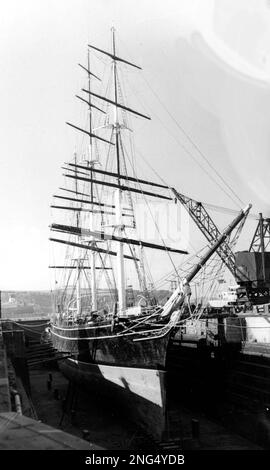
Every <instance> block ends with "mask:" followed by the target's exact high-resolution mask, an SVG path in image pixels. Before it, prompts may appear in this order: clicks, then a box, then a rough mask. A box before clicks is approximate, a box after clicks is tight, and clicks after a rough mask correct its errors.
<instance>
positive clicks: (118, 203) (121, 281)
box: [112, 28, 126, 315]
mask: <svg viewBox="0 0 270 470" xmlns="http://www.w3.org/2000/svg"><path fill="white" fill-rule="evenodd" d="M112 55H113V80H114V102H115V106H114V124H113V127H114V132H115V150H116V163H117V175H118V184H119V186H120V184H121V181H120V174H121V168H120V150H119V132H120V126H119V122H118V106H117V104H118V93H117V65H116V62H117V61H116V59H115V58H114V57H116V51H115V29H114V28H112ZM115 212H116V231H117V235H119V236H121V235H122V230H123V220H122V191H121V189H120V188H118V189H116V191H115ZM123 250H124V245H123V243H118V249H117V284H118V286H117V287H118V289H117V290H118V302H119V313H120V314H121V315H124V314H125V309H126V291H125V265H124V251H123Z"/></svg>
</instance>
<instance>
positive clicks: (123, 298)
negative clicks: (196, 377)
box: [50, 29, 250, 440]
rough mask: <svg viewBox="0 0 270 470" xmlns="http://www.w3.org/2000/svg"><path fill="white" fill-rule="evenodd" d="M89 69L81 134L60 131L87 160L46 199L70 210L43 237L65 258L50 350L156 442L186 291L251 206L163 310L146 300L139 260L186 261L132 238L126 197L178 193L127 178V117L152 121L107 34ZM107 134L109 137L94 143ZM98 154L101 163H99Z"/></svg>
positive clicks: (70, 373)
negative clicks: (128, 99)
mask: <svg viewBox="0 0 270 470" xmlns="http://www.w3.org/2000/svg"><path fill="white" fill-rule="evenodd" d="M92 51H94V53H95V54H97V53H98V54H99V55H101V56H102V57H103V58H104V59H105V60H106V59H107V60H108V61H109V63H110V67H111V71H112V80H111V81H110V84H111V85H112V86H111V89H112V93H111V95H109V97H108V96H105V95H102V94H98V93H96V92H94V91H93V82H94V81H96V83H98V82H99V81H100V79H99V77H98V76H97V75H96V74H94V73H93V71H92V70H91V63H92V59H91V57H92V56H91V52H92ZM104 59H103V60H104ZM87 62H88V63H87V66H84V65H80V67H81V68H82V69H83V70H84V72H85V73H86V76H87V84H88V86H87V87H86V88H83V92H84V96H83V97H82V96H78V99H79V100H80V101H81V102H83V103H84V105H86V108H87V110H88V124H89V126H88V128H87V129H85V128H82V127H79V126H78V125H74V124H71V123H67V124H68V125H69V126H71V127H72V128H74V129H75V130H77V131H79V132H81V133H82V134H83V135H85V136H86V138H87V141H88V142H87V143H88V154H87V158H85V155H80V156H78V154H77V153H76V155H75V156H74V159H73V160H72V162H70V163H66V164H65V166H64V170H65V177H66V180H67V181H70V182H71V183H72V186H68V187H64V188H61V194H57V195H55V196H54V197H55V198H56V199H57V200H61V201H62V203H63V201H64V203H69V205H68V206H67V205H59V204H57V203H55V202H54V203H53V204H52V206H51V207H52V208H53V209H54V210H56V211H57V213H58V214H59V213H60V212H59V211H61V213H62V214H68V216H69V215H71V217H70V218H69V223H64V222H62V223H52V225H51V231H53V232H58V233H60V234H62V235H65V237H63V236H62V238H54V237H51V238H50V240H51V241H53V242H54V243H55V244H58V245H57V246H60V245H62V246H64V248H66V249H67V250H70V251H67V254H66V256H65V263H62V264H54V265H52V266H50V267H51V268H53V269H54V270H55V272H56V273H58V274H57V276H58V275H60V274H61V275H63V286H62V285H61V286H60V285H59V282H58V281H57V282H58V283H57V284H56V289H55V311H54V313H53V315H52V318H51V327H50V328H51V338H52V342H53V345H54V347H55V348H56V349H57V350H58V351H61V352H63V353H64V354H66V358H65V359H64V360H62V361H60V362H59V365H60V367H61V369H62V371H63V372H64V374H65V375H66V376H67V377H68V378H69V379H70V380H72V381H74V382H76V383H79V384H83V385H86V386H89V387H90V388H91V389H92V390H94V389H95V388H96V389H98V390H100V391H102V392H105V391H109V393H111V392H113V394H114V396H120V398H121V399H122V401H121V403H122V404H123V406H125V409H128V410H129V412H130V416H131V417H133V418H135V419H136V421H137V422H138V423H140V424H141V425H142V426H143V427H144V428H145V429H146V430H147V431H148V432H149V433H150V434H151V435H152V436H153V437H154V438H156V439H157V440H161V439H162V438H163V437H164V433H165V432H166V413H167V408H166V403H167V402H166V360H167V350H168V345H169V342H170V340H171V338H172V336H173V335H174V334H175V332H176V331H177V330H178V329H179V326H180V325H181V324H183V322H185V317H186V312H187V305H188V302H189V298H190V282H191V281H192V280H193V279H194V277H195V276H196V275H197V274H198V273H199V271H200V270H201V269H202V267H203V266H204V265H205V264H206V263H207V261H208V260H209V259H210V258H211V257H212V255H213V254H214V253H215V252H216V251H217V250H219V249H220V247H221V246H222V244H223V243H224V241H225V240H227V238H228V237H229V235H230V234H231V232H232V231H233V230H234V228H235V227H237V226H238V224H239V223H240V222H241V221H242V220H243V219H244V218H245V217H246V215H247V213H248V211H249V209H250V206H247V207H246V208H245V209H243V210H242V211H240V212H239V214H238V215H237V216H236V218H235V219H234V220H233V222H232V223H231V224H230V225H229V226H228V227H227V228H226V230H225V231H224V232H223V233H221V234H220V236H219V237H218V239H217V240H216V242H215V243H214V244H212V245H211V246H210V248H209V249H208V250H207V252H206V253H205V255H204V256H203V258H201V259H200V261H199V262H198V263H197V264H195V265H194V266H193V267H192V269H191V270H190V272H189V273H188V274H187V276H186V277H185V278H184V279H178V282H177V285H176V286H175V289H174V291H173V292H172V293H171V295H170V296H169V297H168V298H166V299H165V301H164V300H163V301H160V299H158V301H157V299H154V296H153V292H152V291H151V289H150V290H149V288H148V287H147V283H146V274H145V265H144V259H145V254H144V251H145V250H157V252H165V253H166V254H167V255H169V256H172V255H173V253H175V254H176V255H179V254H181V255H185V254H187V252H186V250H184V249H181V247H176V248H174V247H171V246H168V244H166V243H165V242H164V240H163V242H162V243H159V244H158V243H152V242H151V243H150V242H149V241H147V240H143V239H141V238H139V237H138V236H137V234H136V219H135V211H134V198H135V197H141V198H142V199H143V200H144V202H145V204H146V205H147V201H148V200H149V199H151V198H158V199H159V200H161V201H162V200H163V201H166V202H167V201H175V199H178V197H177V196H178V192H177V190H176V189H174V188H171V187H170V186H169V185H166V184H161V183H158V182H153V181H148V180H146V179H142V178H141V177H140V176H137V174H136V172H135V166H134V165H132V170H133V171H132V173H130V172H129V171H128V165H127V162H128V156H127V151H126V147H125V145H124V137H123V134H124V133H126V132H129V131H130V129H129V125H128V119H127V116H128V115H135V116H138V117H140V118H142V119H147V120H149V119H150V118H149V116H147V115H145V114H143V113H142V112H139V111H136V110H134V109H133V108H131V107H129V106H128V105H127V104H126V103H125V102H124V99H123V92H122V86H121V82H120V73H119V67H121V64H124V65H125V67H126V66H128V67H131V68H135V69H140V67H139V66H137V65H135V64H134V63H132V62H130V61H128V60H126V59H124V58H122V57H120V56H118V55H117V54H116V46H115V31H114V29H113V30H112V50H111V52H108V51H105V50H103V49H100V48H98V47H96V46H94V45H89V47H88V56H87ZM107 88H109V87H107ZM97 115H101V116H102V117H103V116H104V122H103V124H102V125H100V126H98V127H94V122H95V117H96V116H97ZM108 131H109V132H110V137H109V138H108V137H107V136H106V135H101V132H103V133H104V132H107V133H108ZM100 148H102V149H103V150H102V152H103V155H105V158H102V157H100V155H101V153H102V152H101V151H100ZM149 188H151V190H150V189H149ZM172 223H173V221H172ZM114 247H115V248H114ZM130 263H132V264H133V266H134V271H135V273H136V275H137V278H138V284H139V294H137V296H136V295H131V296H130V295H129V296H128V295H127V294H128V292H129V291H132V289H131V288H129V289H128V288H127V279H126V267H127V265H128V264H130ZM59 273H60V274H59ZM101 279H103V281H101ZM102 282H103V285H102ZM104 285H106V286H107V287H104Z"/></svg>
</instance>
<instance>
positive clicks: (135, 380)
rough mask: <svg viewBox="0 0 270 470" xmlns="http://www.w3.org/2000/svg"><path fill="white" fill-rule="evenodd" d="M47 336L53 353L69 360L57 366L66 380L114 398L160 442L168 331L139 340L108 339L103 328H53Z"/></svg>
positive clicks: (163, 427) (130, 337)
mask: <svg viewBox="0 0 270 470" xmlns="http://www.w3.org/2000/svg"><path fill="white" fill-rule="evenodd" d="M52 333H53V334H52V339H53V345H54V347H55V348H56V349H57V350H58V351H62V352H65V353H70V354H71V357H70V358H68V359H66V360H65V361H62V362H60V368H61V370H62V371H63V373H64V374H65V376H66V377H67V378H68V379H70V380H71V381H73V382H76V383H77V384H79V385H82V386H84V387H86V388H88V389H89V390H91V391H92V392H93V391H95V392H97V393H99V394H102V395H104V396H106V395H109V396H112V393H113V397H114V398H115V399H116V400H117V401H119V403H120V404H121V406H123V410H125V411H126V412H128V416H129V417H130V418H131V419H132V420H134V421H135V422H136V423H137V424H138V425H141V426H142V427H143V428H144V429H145V430H146V431H147V432H148V433H149V434H150V435H151V436H152V437H154V438H155V439H156V440H158V441H160V440H162V439H164V436H165V434H166V409H167V403H166V356H167V348H168V343H169V339H170V331H169V332H168V333H167V334H165V335H163V336H159V337H155V338H151V339H150V338H147V339H143V340H141V339H140V338H138V335H137V334H131V335H126V336H116V335H112V333H111V329H110V327H106V326H104V327H101V328H89V327H77V328H76V327H70V328H69V327H58V326H54V325H53V326H52ZM137 339H139V340H138V341H137Z"/></svg>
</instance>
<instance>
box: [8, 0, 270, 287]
mask: <svg viewBox="0 0 270 470" xmlns="http://www.w3.org/2000/svg"><path fill="white" fill-rule="evenodd" d="M0 6H1V18H0V70H1V80H0V98H1V106H0V150H1V160H0V164H1V171H0V206H1V219H2V224H1V227H2V230H1V234H0V259H1V269H0V288H1V289H3V290H9V289H12V290H13V289H14V290H15V289H25V290H26V289H50V288H51V286H52V281H51V275H50V272H49V269H48V265H49V264H50V262H51V248H50V245H49V242H48V237H49V229H48V226H49V225H50V223H51V211H50V207H49V206H50V204H51V202H52V195H53V194H54V193H55V192H56V189H57V187H58V186H60V185H61V183H62V176H61V175H62V170H61V165H62V164H63V162H64V161H66V160H71V159H72V156H73V152H74V149H75V148H77V147H78V145H79V140H78V139H79V136H77V135H76V133H74V132H72V131H71V130H70V129H69V128H67V126H66V125H65V121H72V122H74V123H75V122H77V123H78V124H79V122H80V118H81V116H82V114H81V108H80V106H79V105H78V103H77V102H76V100H75V98H74V95H75V94H77V93H78V92H79V91H80V88H81V86H82V83H83V79H82V73H81V71H80V69H79V68H78V67H77V63H78V62H84V63H85V57H86V51H87V44H88V43H89V41H91V43H92V44H95V45H97V46H98V47H100V48H102V49H108V48H110V28H111V27H112V26H114V27H115V28H116V35H117V36H116V37H117V51H118V53H119V54H120V53H121V54H122V56H124V57H126V58H127V59H128V60H131V61H133V62H135V63H137V64H139V65H141V66H142V68H143V71H142V72H138V73H137V72H133V71H132V72H129V71H127V75H128V86H127V88H128V90H127V91H129V104H130V105H132V106H133V107H135V109H138V110H139V109H140V110H141V111H142V112H145V113H147V114H150V115H151V118H152V120H151V122H144V121H141V120H136V119H135V120H134V123H133V124H134V131H136V132H134V140H135V142H136V148H137V150H138V152H139V153H140V154H143V157H144V158H145V159H146V160H147V161H148V162H149V164H150V165H151V166H152V167H153V168H154V169H155V171H156V172H157V173H158V174H159V175H162V177H163V178H164V179H165V180H166V182H168V184H171V185H174V186H175V187H177V188H178V189H179V191H180V192H182V193H184V194H188V195H189V196H191V197H193V198H195V199H197V200H201V201H203V202H208V203H210V204H216V205H220V206H224V207H229V208H232V209H239V207H244V206H245V205H246V204H247V203H249V202H251V203H252V204H253V208H252V212H253V213H255V214H256V213H258V212H263V213H264V214H265V215H268V216H270V208H269V191H270V190H269V173H270V158H269V155H270V138H269V136H270V133H269V122H270V40H269V39H270V37H269V35H270V32H269V31H270V3H269V1H266V0H256V1H255V0H167V1H166V2H163V1H160V0H155V1H152V0H144V1H141V0H137V1H133V0H98V1H97V0H95V1H94V0H53V1H52V0H46V1H45V2H44V1H41V0H25V1H24V2H21V1H20V0H9V1H3V0H2V2H1V4H0ZM194 144H195V146H194ZM138 173H140V175H141V176H144V177H149V178H152V179H153V173H152V172H151V171H150V169H149V167H147V166H146V165H145V164H144V162H143V160H142V159H141V157H140V156H139V157H138ZM212 215H213V218H214V219H215V220H216V221H217V223H218V225H219V226H220V227H224V226H225V225H227V224H228V223H229V222H230V220H231V216H225V215H224V214H220V213H217V212H215V213H214V212H213V214H212ZM255 226H256V221H254V220H253V219H251V220H250V221H249V222H247V224H246V227H245V231H244V233H243V236H242V239H241V240H242V242H241V243H242V245H241V248H243V249H245V248H247V247H248V243H249V242H250V240H251V237H252V232H253V230H254V229H255ZM190 227H191V228H190V230H191V233H192V237H193V232H194V239H193V238H192V240H191V242H192V246H194V245H196V246H198V248H199V246H200V243H203V239H202V238H200V236H199V234H198V235H197V234H195V229H194V231H193V226H192V224H191V226H190ZM154 258H155V254H153V253H152V254H151V255H150V258H149V261H150V264H151V263H153V270H154V275H155V276H156V277H157V278H158V276H162V274H163V272H164V269H167V267H168V266H167V265H166V264H165V261H164V263H159V265H158V266H155V263H154Z"/></svg>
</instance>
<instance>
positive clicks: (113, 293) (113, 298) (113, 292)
mask: <svg viewBox="0 0 270 470" xmlns="http://www.w3.org/2000/svg"><path fill="white" fill-rule="evenodd" d="M99 257H100V261H101V264H102V266H103V268H104V274H105V277H106V278H107V279H106V280H107V286H108V289H109V293H110V296H111V298H112V300H113V302H115V301H116V293H115V291H116V287H115V278H114V275H113V282H114V286H112V282H111V280H110V276H109V274H108V272H107V270H106V269H105V263H104V260H103V258H102V256H101V253H99Z"/></svg>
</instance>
